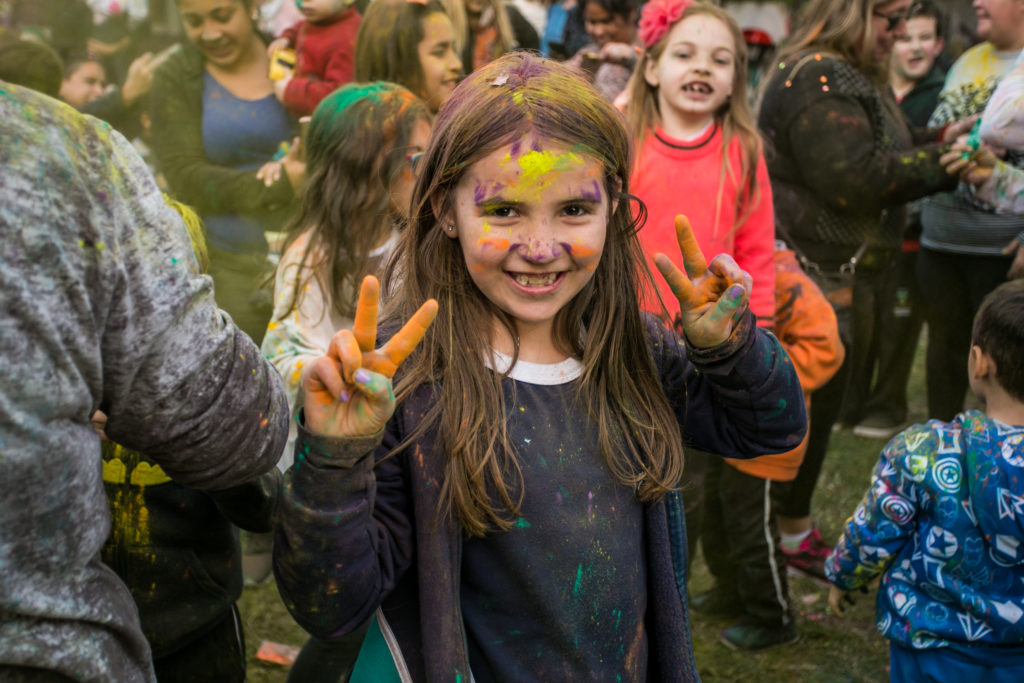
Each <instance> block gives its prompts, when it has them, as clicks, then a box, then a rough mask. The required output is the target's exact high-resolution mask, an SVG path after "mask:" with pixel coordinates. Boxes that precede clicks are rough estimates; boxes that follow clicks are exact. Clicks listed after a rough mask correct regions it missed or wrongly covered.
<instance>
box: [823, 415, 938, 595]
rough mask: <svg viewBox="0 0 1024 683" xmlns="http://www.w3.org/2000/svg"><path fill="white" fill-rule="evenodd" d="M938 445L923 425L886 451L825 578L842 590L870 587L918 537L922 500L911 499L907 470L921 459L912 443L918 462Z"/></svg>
mask: <svg viewBox="0 0 1024 683" xmlns="http://www.w3.org/2000/svg"><path fill="white" fill-rule="evenodd" d="M934 440H935V437H934V433H933V432H932V430H931V429H929V428H928V427H927V426H923V425H918V426H914V427H911V428H909V429H907V430H905V431H903V432H901V433H900V434H897V435H896V436H895V437H893V439H892V440H891V441H890V442H889V443H888V444H886V446H885V448H884V449H883V450H882V455H881V457H880V458H879V461H878V465H876V466H875V471H874V472H873V473H872V475H871V486H870V487H869V488H868V490H867V493H865V494H864V499H863V500H862V501H861V503H860V505H858V506H857V510H856V512H854V513H853V516H852V517H850V518H849V519H848V520H847V521H846V525H845V526H844V529H843V536H842V538H840V539H839V543H837V544H836V547H835V548H834V549H833V550H832V554H831V555H829V557H828V559H827V560H826V562H825V573H826V575H827V576H828V578H829V581H831V582H832V583H834V584H835V585H836V586H837V587H838V588H840V589H843V590H850V589H853V588H859V587H861V586H863V585H866V584H867V583H869V582H870V581H871V580H872V579H874V578H875V577H876V576H878V575H879V574H881V573H882V572H883V571H885V569H886V567H887V566H888V565H889V564H890V563H891V562H892V561H893V559H894V558H895V557H896V556H897V555H898V554H899V552H900V550H901V549H902V548H903V546H904V545H906V544H907V543H908V542H910V541H911V539H912V538H913V534H914V528H915V519H916V517H917V505H918V504H920V501H918V502H915V498H914V497H912V495H908V492H909V491H911V489H913V488H914V486H915V484H914V482H913V481H912V480H910V479H909V478H908V477H907V476H906V470H907V466H908V464H909V465H910V466H911V467H912V466H913V463H914V462H916V460H911V459H910V458H911V456H910V455H909V453H908V449H907V443H908V442H914V443H915V444H916V449H915V455H914V456H913V458H915V459H916V458H919V457H927V454H928V453H929V452H933V450H932V448H933V447H934ZM929 446H932V448H929Z"/></svg>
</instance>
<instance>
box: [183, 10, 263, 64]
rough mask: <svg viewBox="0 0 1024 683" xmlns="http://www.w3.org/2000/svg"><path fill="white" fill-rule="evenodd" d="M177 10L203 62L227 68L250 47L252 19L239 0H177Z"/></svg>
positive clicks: (235, 62)
mask: <svg viewBox="0 0 1024 683" xmlns="http://www.w3.org/2000/svg"><path fill="white" fill-rule="evenodd" d="M178 8H179V9H180V11H181V21H182V23H183V24H184V25H185V32H186V33H187V34H188V38H189V40H191V41H192V42H193V43H194V44H195V46H196V47H197V48H199V51H200V52H201V53H203V57H204V58H205V59H206V61H207V62H209V63H211V64H215V65H216V66H219V67H222V68H230V67H232V66H234V65H235V64H237V63H238V61H239V60H240V59H241V58H242V57H243V56H244V55H245V53H246V51H247V50H248V49H249V48H250V47H251V46H252V38H253V25H252V19H251V18H250V17H249V12H248V10H247V9H246V7H245V5H243V3H242V2H240V0H179V2H178Z"/></svg>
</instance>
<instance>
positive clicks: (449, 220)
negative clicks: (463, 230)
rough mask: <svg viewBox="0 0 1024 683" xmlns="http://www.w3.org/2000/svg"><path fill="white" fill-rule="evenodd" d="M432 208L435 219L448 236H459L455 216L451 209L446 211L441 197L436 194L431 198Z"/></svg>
mask: <svg viewBox="0 0 1024 683" xmlns="http://www.w3.org/2000/svg"><path fill="white" fill-rule="evenodd" d="M430 210H431V212H432V213H433V214H434V220H436V221H437V223H438V225H440V226H441V228H442V229H443V230H444V234H445V235H446V236H448V237H450V238H452V239H455V238H456V237H458V236H459V233H458V231H457V230H456V229H455V218H454V216H452V215H451V211H445V208H444V205H443V202H442V201H441V198H440V197H438V195H436V194H435V195H434V196H432V197H431V198H430Z"/></svg>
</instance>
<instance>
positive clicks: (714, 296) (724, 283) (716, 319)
mask: <svg viewBox="0 0 1024 683" xmlns="http://www.w3.org/2000/svg"><path fill="white" fill-rule="evenodd" d="M675 225H676V239H677V241H678V242H679V251H680V252H681V253H682V255H683V267H684V268H685V269H686V272H685V273H684V272H683V271H681V270H679V268H677V267H676V266H675V264H674V263H672V260H671V259H669V257H668V256H665V255H664V254H655V256H654V264H655V265H656V266H657V267H658V270H659V271H661V275H662V277H664V278H665V281H666V282H667V283H668V286H669V287H670V288H671V289H672V293H673V294H674V295H675V297H676V299H678V300H679V310H680V313H681V315H682V320H683V331H684V332H685V334H686V339H687V341H688V342H689V343H690V344H692V345H693V346H695V347H697V348H711V347H713V346H718V345H719V344H721V343H722V342H724V341H725V340H727V339H728V338H729V335H731V334H732V330H733V326H734V324H735V321H736V319H737V318H738V317H739V314H740V313H741V312H742V311H743V309H744V308H745V307H746V305H747V302H748V301H749V300H750V290H751V289H752V288H753V278H751V277H750V274H749V273H747V272H746V271H744V270H742V269H741V268H740V267H739V266H738V265H736V261H734V260H733V258H732V257H731V256H729V255H727V254H719V255H718V256H716V257H715V258H714V259H712V261H711V263H710V264H708V262H707V261H706V260H705V259H704V254H703V253H701V250H700V247H699V246H698V245H697V239H696V238H695V237H694V236H693V230H692V229H691V228H690V221H689V220H688V219H687V218H686V216H676V220H675Z"/></svg>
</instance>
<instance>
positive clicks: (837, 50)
mask: <svg viewBox="0 0 1024 683" xmlns="http://www.w3.org/2000/svg"><path fill="white" fill-rule="evenodd" d="M886 2H889V0H811V1H810V2H808V3H807V4H806V5H805V6H804V8H803V9H802V10H801V12H800V14H799V15H798V16H797V20H796V25H795V26H794V28H793V32H792V33H791V34H790V35H789V37H788V38H787V39H786V40H785V41H784V42H783V43H782V45H781V46H780V47H779V51H778V53H777V55H776V59H775V61H776V62H783V63H786V62H789V61H790V60H792V59H794V58H796V57H798V56H800V55H801V54H803V53H806V52H808V51H811V50H819V51H821V52H824V53H826V55H828V56H831V57H838V58H839V59H842V60H843V61H846V62H849V63H850V64H851V65H852V66H853V67H855V68H856V69H857V70H859V71H861V72H862V73H864V74H865V75H867V76H868V77H869V78H871V80H872V81H874V82H875V84H876V85H885V84H886V83H888V82H889V65H888V63H887V62H883V63H878V62H876V61H875V59H874V49H875V28H874V23H873V22H872V21H871V13H872V11H873V10H874V9H875V7H877V6H878V5H882V4H885V3H886ZM766 82H767V79H766Z"/></svg>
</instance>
